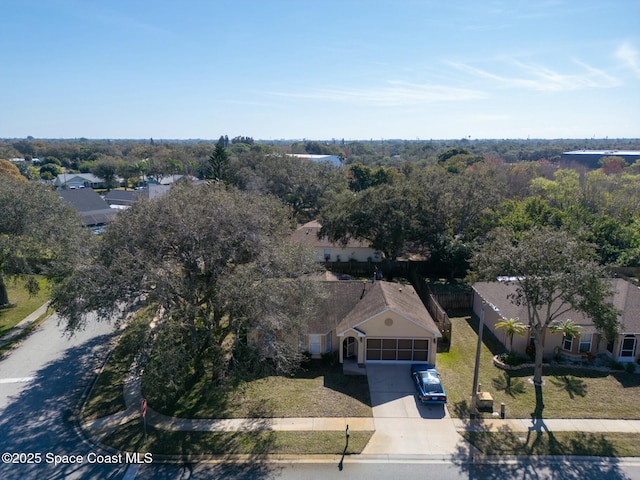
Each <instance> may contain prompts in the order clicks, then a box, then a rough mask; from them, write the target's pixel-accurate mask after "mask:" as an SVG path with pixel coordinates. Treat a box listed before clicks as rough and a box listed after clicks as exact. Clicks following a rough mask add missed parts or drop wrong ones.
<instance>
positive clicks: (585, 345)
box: [580, 335, 593, 353]
mask: <svg viewBox="0 0 640 480" xmlns="http://www.w3.org/2000/svg"><path fill="white" fill-rule="evenodd" d="M592 339H593V335H588V336H585V337H580V353H589V352H590V351H591V341H592Z"/></svg>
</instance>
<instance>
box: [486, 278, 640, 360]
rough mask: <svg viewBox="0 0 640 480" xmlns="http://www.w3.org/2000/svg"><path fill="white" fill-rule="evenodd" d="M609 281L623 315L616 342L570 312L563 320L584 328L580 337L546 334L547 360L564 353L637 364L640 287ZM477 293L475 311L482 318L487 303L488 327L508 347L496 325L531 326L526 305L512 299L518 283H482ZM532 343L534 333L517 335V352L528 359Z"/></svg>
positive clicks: (588, 319)
mask: <svg viewBox="0 0 640 480" xmlns="http://www.w3.org/2000/svg"><path fill="white" fill-rule="evenodd" d="M609 281H610V285H611V290H612V291H613V298H610V299H609V301H611V302H612V303H613V305H614V307H615V308H616V309H617V310H619V311H620V312H621V314H620V317H619V320H620V323H621V325H622V327H621V330H620V332H619V333H618V336H617V337H616V338H615V339H613V340H607V339H606V338H604V337H603V335H601V334H600V333H599V332H598V330H597V329H596V327H595V325H594V324H593V322H592V320H591V319H590V318H589V317H587V316H585V315H584V314H583V313H580V312H577V311H570V312H567V313H566V314H565V315H564V316H563V317H562V318H561V319H559V320H572V321H573V322H574V323H575V324H576V325H578V326H579V327H580V328H581V333H580V337H578V338H564V337H563V336H562V334H561V333H551V332H550V331H549V330H547V331H545V333H544V337H543V345H544V356H545V358H550V357H552V356H554V355H555V354H556V353H562V354H563V355H564V356H566V357H569V358H581V357H582V356H589V355H598V354H606V355H607V356H609V357H611V358H612V359H613V360H616V361H618V362H633V361H635V360H636V359H638V357H639V355H640V349H639V346H638V343H640V287H637V286H636V285H633V284H632V283H630V282H628V281H626V280H623V279H620V278H615V279H611V280H609ZM473 290H474V297H473V312H474V313H475V314H476V315H478V317H480V315H482V302H483V301H484V302H486V305H485V308H484V324H485V326H486V327H487V328H489V329H490V330H491V331H492V332H493V333H494V335H495V336H496V337H497V338H498V339H499V340H501V341H503V342H504V344H505V346H506V345H508V342H509V339H507V338H505V333H504V331H503V330H497V329H496V328H495V325H496V323H498V322H501V321H503V320H507V319H509V318H518V319H519V320H520V322H522V323H523V324H525V325H527V326H528V323H529V317H528V315H527V308H526V306H518V305H515V304H514V303H511V300H510V298H511V297H510V296H511V295H513V294H515V292H516V285H515V284H513V283H511V282H508V281H499V282H478V283H476V284H474V286H473ZM543 308H545V307H543ZM530 344H533V339H532V337H531V335H530V334H525V335H524V336H522V337H518V336H515V337H514V338H513V351H514V353H516V354H519V355H521V356H524V355H526V349H527V347H528V346H529V345H530Z"/></svg>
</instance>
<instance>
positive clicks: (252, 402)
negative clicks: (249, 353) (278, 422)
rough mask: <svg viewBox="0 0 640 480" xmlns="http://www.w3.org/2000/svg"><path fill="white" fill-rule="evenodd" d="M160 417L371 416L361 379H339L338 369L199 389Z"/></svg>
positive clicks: (366, 387) (309, 370)
mask: <svg viewBox="0 0 640 480" xmlns="http://www.w3.org/2000/svg"><path fill="white" fill-rule="evenodd" d="M164 413H167V414H171V415H175V416H178V417H185V418H246V417H248V418H256V417H371V416H372V412H371V400H370V398H369V385H368V383H367V378H366V377H364V376H347V375H344V374H343V373H342V366H341V365H337V366H310V367H308V368H306V369H305V370H304V371H301V372H299V373H298V374H296V375H294V376H291V377H279V376H271V377H265V378H258V379H256V380H253V381H250V382H242V383H240V384H239V385H238V386H236V387H235V388H234V389H230V390H228V391H225V392H221V391H219V390H212V389H210V388H207V386H206V384H199V385H196V387H195V388H194V389H193V390H192V391H191V392H190V393H189V395H186V396H185V397H183V398H182V399H180V400H179V401H178V403H177V405H176V408H175V410H174V411H172V412H164Z"/></svg>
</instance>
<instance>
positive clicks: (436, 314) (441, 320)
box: [427, 293, 451, 343]
mask: <svg viewBox="0 0 640 480" xmlns="http://www.w3.org/2000/svg"><path fill="white" fill-rule="evenodd" d="M427 310H429V314H430V315H431V318H433V320H434V321H435V322H436V325H438V330H440V333H441V334H442V339H443V341H445V342H446V343H451V320H450V319H449V315H447V312H445V311H444V308H442V306H440V304H439V303H438V300H437V298H436V297H435V295H434V294H433V293H429V295H428V296H427Z"/></svg>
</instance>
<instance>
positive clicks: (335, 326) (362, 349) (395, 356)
mask: <svg viewBox="0 0 640 480" xmlns="http://www.w3.org/2000/svg"><path fill="white" fill-rule="evenodd" d="M323 290H324V295H323V297H322V298H320V299H319V300H318V304H317V308H316V315H315V316H314V317H313V318H310V319H309V321H308V326H307V331H306V332H305V333H304V335H303V337H304V340H303V342H301V344H302V347H303V349H304V350H306V351H308V352H309V353H311V355H312V357H319V356H321V355H322V354H325V353H330V352H338V354H339V359H340V363H343V362H345V361H346V360H348V359H352V360H353V361H356V362H357V363H358V364H359V365H364V364H367V363H371V362H408V363H409V362H410V363H416V362H426V363H431V364H435V363H436V350H437V341H438V339H439V338H441V334H440V331H439V330H438V327H437V325H436V324H435V322H434V321H433V319H432V318H431V316H430V315H429V312H428V311H427V309H426V308H425V306H424V304H423V303H422V300H421V299H420V297H419V296H418V294H417V293H416V291H415V290H414V288H413V287H412V286H411V285H402V284H398V283H390V282H385V281H375V282H373V283H371V282H362V281H354V280H351V281H335V282H323Z"/></svg>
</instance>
